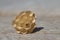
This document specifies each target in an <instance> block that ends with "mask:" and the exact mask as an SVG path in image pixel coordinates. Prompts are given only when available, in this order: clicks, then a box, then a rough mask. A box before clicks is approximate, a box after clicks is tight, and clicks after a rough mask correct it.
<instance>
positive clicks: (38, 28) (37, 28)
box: [31, 27, 44, 33]
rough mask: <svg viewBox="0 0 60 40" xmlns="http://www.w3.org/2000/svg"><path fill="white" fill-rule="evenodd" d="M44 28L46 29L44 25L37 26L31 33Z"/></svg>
mask: <svg viewBox="0 0 60 40" xmlns="http://www.w3.org/2000/svg"><path fill="white" fill-rule="evenodd" d="M42 29H44V27H36V28H35V29H34V30H33V32H31V33H35V32H38V31H40V30H42Z"/></svg>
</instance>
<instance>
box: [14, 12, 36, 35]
mask: <svg viewBox="0 0 60 40" xmlns="http://www.w3.org/2000/svg"><path fill="white" fill-rule="evenodd" d="M13 26H14V28H15V29H16V30H17V33H21V34H27V33H31V32H32V31H33V30H34V28H35V27H34V26H35V14H34V13H33V12H31V11H23V12H21V13H20V14H19V15H18V16H16V18H15V20H14V21H13Z"/></svg>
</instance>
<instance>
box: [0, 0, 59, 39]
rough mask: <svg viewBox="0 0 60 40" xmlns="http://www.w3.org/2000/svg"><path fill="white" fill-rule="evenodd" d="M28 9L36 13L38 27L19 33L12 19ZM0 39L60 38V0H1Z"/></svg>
mask: <svg viewBox="0 0 60 40" xmlns="http://www.w3.org/2000/svg"><path fill="white" fill-rule="evenodd" d="M26 10H31V11H33V12H34V13H35V14H36V17H37V19H36V27H37V29H35V30H34V31H35V32H33V33H31V34H26V35H21V34H17V33H16V30H15V29H14V28H13V26H12V21H13V20H14V18H15V17H16V15H18V14H19V12H21V11H26ZM0 40H60V0H0Z"/></svg>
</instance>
